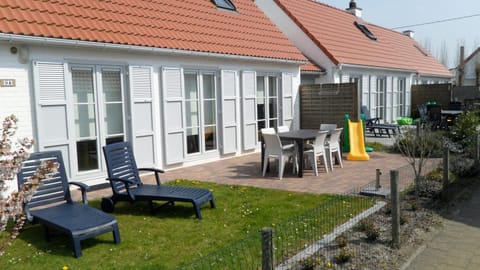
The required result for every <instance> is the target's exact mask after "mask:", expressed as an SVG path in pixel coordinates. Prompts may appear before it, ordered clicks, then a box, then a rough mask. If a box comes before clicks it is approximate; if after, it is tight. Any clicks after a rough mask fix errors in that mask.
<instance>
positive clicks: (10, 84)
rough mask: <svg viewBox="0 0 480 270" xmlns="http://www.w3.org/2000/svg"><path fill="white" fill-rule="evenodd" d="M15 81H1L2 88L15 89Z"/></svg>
mask: <svg viewBox="0 0 480 270" xmlns="http://www.w3.org/2000/svg"><path fill="white" fill-rule="evenodd" d="M15 85H16V81H15V79H0V87H15Z"/></svg>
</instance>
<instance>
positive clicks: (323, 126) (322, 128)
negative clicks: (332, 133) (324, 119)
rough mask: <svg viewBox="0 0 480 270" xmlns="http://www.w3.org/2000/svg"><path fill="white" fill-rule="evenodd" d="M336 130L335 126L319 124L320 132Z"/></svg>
mask: <svg viewBox="0 0 480 270" xmlns="http://www.w3.org/2000/svg"><path fill="white" fill-rule="evenodd" d="M336 128H337V124H320V130H334V129H336Z"/></svg>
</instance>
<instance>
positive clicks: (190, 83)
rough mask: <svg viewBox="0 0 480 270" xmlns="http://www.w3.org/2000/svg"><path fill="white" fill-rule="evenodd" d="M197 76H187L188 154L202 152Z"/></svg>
mask: <svg viewBox="0 0 480 270" xmlns="http://www.w3.org/2000/svg"><path fill="white" fill-rule="evenodd" d="M198 102H199V100H198V82H197V74H188V73H186V74H185V113H186V128H187V153H188V154H192V153H199V152H200V136H199V134H200V130H199V125H200V119H199V111H198V110H199V108H198Z"/></svg>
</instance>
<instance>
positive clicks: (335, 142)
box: [326, 128, 343, 171]
mask: <svg viewBox="0 0 480 270" xmlns="http://www.w3.org/2000/svg"><path fill="white" fill-rule="evenodd" d="M342 131H343V128H336V129H334V130H332V131H330V137H329V138H328V140H327V143H326V150H327V153H328V161H329V163H330V170H331V171H333V157H332V156H333V153H335V158H336V159H337V160H338V163H339V164H340V168H343V164H342V153H341V151H340V135H341V134H342Z"/></svg>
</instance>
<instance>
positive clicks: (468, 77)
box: [456, 47, 480, 86]
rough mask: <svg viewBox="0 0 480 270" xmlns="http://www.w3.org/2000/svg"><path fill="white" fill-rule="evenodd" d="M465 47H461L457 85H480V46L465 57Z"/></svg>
mask: <svg viewBox="0 0 480 270" xmlns="http://www.w3.org/2000/svg"><path fill="white" fill-rule="evenodd" d="M463 52H464V48H463V47H461V48H460V54H461V59H460V61H461V62H460V64H459V65H458V67H457V68H456V75H457V76H456V84H457V86H480V47H478V48H477V49H476V50H475V51H474V52H473V53H472V54H470V55H469V56H468V57H467V58H465V59H463Z"/></svg>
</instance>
